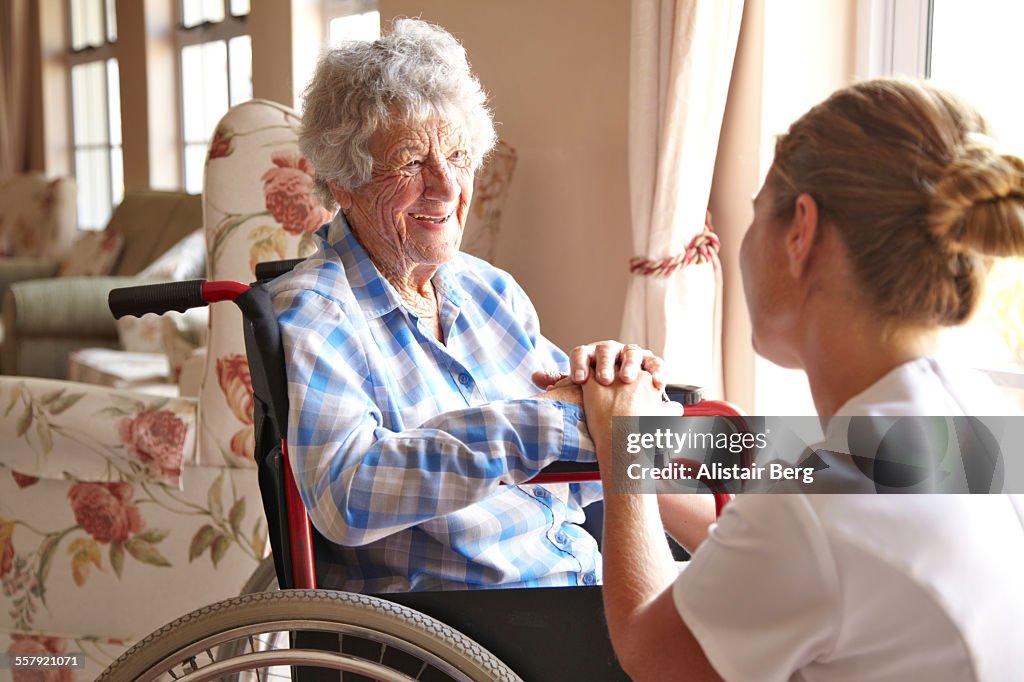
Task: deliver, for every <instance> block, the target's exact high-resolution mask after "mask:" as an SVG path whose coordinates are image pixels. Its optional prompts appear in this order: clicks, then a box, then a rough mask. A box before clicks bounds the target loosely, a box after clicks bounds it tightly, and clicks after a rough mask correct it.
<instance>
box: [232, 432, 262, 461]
mask: <svg viewBox="0 0 1024 682" xmlns="http://www.w3.org/2000/svg"><path fill="white" fill-rule="evenodd" d="M231 454H233V455H234V456H235V457H239V458H241V459H254V458H255V457H256V433H255V432H254V431H253V430H252V429H251V428H248V427H246V428H244V429H242V430H241V431H238V432H237V433H235V435H234V436H232V437H231Z"/></svg>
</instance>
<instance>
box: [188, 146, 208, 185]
mask: <svg viewBox="0 0 1024 682" xmlns="http://www.w3.org/2000/svg"><path fill="white" fill-rule="evenodd" d="M205 164H206V144H205V143H203V144H187V145H185V191H186V192H189V193H190V194H199V193H200V192H202V191H203V170H204V167H205Z"/></svg>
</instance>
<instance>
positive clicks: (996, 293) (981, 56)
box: [927, 0, 1024, 394]
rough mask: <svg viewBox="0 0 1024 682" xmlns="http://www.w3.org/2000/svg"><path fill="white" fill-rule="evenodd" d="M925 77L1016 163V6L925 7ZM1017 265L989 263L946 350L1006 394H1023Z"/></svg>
mask: <svg viewBox="0 0 1024 682" xmlns="http://www.w3.org/2000/svg"><path fill="white" fill-rule="evenodd" d="M930 9H931V12H930V25H929V33H928V35H929V40H928V48H929V49H928V63H927V74H928V76H929V78H931V79H932V80H933V81H934V82H935V83H936V84H938V85H941V86H943V87H946V88H948V89H950V90H952V91H954V92H956V93H958V94H960V95H963V96H964V97H965V98H966V99H967V100H968V101H970V102H971V103H972V104H974V105H975V106H976V107H978V109H979V111H981V112H982V114H984V116H985V118H986V119H988V121H989V123H990V124H991V126H992V128H993V132H994V135H995V137H997V138H998V139H999V141H1000V144H1001V145H1002V147H1003V148H1004V149H1005V150H1006V151H1008V152H1012V153H1014V154H1016V155H1018V156H1022V157H1024V129H1022V128H1021V126H1020V120H1021V117H1022V116H1024V91H1022V90H1021V88H1019V87H1017V85H1016V84H1015V83H1014V82H1013V81H1012V80H1007V79H1006V77H1005V75H1003V74H1005V73H1006V66H1007V65H1009V64H1014V63H1016V60H1017V54H1018V50H1017V40H1018V39H1019V34H1020V26H1021V25H1024V3H1018V2H1005V1H1003V0H976V1H975V2H971V3H962V2H957V1H956V0H931V5H930ZM1022 301H1024V259H1021V258H1017V259H1003V260H999V261H997V262H996V265H995V266H994V268H993V270H992V272H991V273H990V274H989V277H988V281H987V286H986V291H985V298H984V299H983V301H982V304H981V306H980V308H979V310H978V313H977V314H976V315H975V317H974V319H973V320H972V321H971V322H970V323H968V324H967V325H966V326H965V327H964V328H963V329H961V330H957V331H956V332H954V333H953V334H951V335H950V340H949V343H950V347H951V349H953V350H954V352H957V353H959V354H960V355H961V356H962V357H964V358H967V359H969V360H970V361H971V362H972V363H973V364H974V365H975V366H978V367H980V368H982V369H985V370H989V373H990V374H991V375H992V377H993V378H994V379H995V380H996V382H997V383H1000V384H1001V385H1003V386H1004V387H1006V388H1009V389H1015V390H1018V391H1020V392H1021V394H1024V303H1022Z"/></svg>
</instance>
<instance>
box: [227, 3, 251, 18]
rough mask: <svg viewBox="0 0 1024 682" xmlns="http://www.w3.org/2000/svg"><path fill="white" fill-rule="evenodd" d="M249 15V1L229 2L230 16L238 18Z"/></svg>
mask: <svg viewBox="0 0 1024 682" xmlns="http://www.w3.org/2000/svg"><path fill="white" fill-rule="evenodd" d="M248 13H249V0H231V14H233V15H234V16H236V17H240V16H242V15H243V14H248Z"/></svg>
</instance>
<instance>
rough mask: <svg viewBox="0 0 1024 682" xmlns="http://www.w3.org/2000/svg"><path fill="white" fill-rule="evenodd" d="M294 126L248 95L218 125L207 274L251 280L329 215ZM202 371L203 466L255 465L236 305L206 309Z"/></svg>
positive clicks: (207, 206)
mask: <svg viewBox="0 0 1024 682" xmlns="http://www.w3.org/2000/svg"><path fill="white" fill-rule="evenodd" d="M298 125H299V119H298V117H297V116H296V115H295V113H294V112H293V111H291V110H290V109H288V108H286V107H283V106H280V105H277V104H273V103H270V102H261V101H257V100H254V101H252V102H246V103H243V104H240V105H238V106H237V107H235V108H234V109H233V110H232V111H231V112H229V113H228V114H227V115H226V116H225V117H224V118H223V119H222V120H221V122H220V124H219V125H218V126H217V132H216V134H215V136H214V140H213V142H212V143H211V144H210V150H209V157H208V158H207V167H206V188H205V192H204V205H203V222H204V224H205V225H206V230H207V235H206V246H207V267H208V277H209V279H212V280H235V281H238V282H251V281H253V280H254V279H255V269H256V264H257V263H261V262H263V261H274V260H282V259H287V258H296V257H299V256H302V255H306V254H308V253H310V252H311V251H312V248H313V245H312V237H311V235H312V233H313V232H315V231H316V230H317V228H319V227H320V226H321V225H323V224H324V223H327V222H330V220H331V218H332V217H333V215H332V214H331V213H330V212H329V211H328V210H327V209H325V208H324V207H323V205H322V204H321V203H320V201H319V200H318V199H317V198H316V196H315V195H314V194H313V168H312V166H310V164H309V162H308V161H306V159H304V158H302V156H301V155H300V154H299V151H298V148H297V145H296V139H297V135H298ZM205 377H206V378H205V380H204V381H203V385H202V388H201V391H200V396H199V399H200V401H201V402H202V405H203V409H202V412H201V414H200V420H201V423H200V428H199V439H200V441H199V460H200V463H209V464H216V463H224V462H230V463H232V465H233V466H245V467H250V466H255V464H254V461H253V449H254V447H255V443H254V438H253V430H252V422H253V415H252V404H253V403H252V378H251V377H250V376H249V366H248V364H247V362H246V359H245V342H244V339H243V336H242V315H241V313H240V312H239V311H238V309H237V308H236V307H235V306H234V305H233V304H230V303H217V304H215V305H213V306H211V308H210V335H209V342H208V346H207V354H206V368H205Z"/></svg>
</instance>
